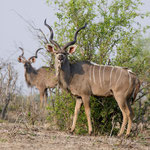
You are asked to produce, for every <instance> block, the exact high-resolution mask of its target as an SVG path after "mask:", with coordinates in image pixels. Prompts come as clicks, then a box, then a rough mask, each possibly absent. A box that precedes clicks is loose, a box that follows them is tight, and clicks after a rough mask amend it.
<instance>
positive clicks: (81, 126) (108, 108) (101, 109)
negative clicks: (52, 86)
mask: <svg viewBox="0 0 150 150" xmlns="http://www.w3.org/2000/svg"><path fill="white" fill-rule="evenodd" d="M53 98H54V97H53ZM90 105H91V120H92V125H93V133H94V134H95V135H97V134H106V133H107V134H110V132H111V130H112V124H116V123H117V122H119V123H120V122H121V120H122V117H121V116H122V115H121V112H120V110H119V107H118V105H117V103H116V101H115V100H114V99H113V98H97V97H91V99H90ZM74 108H75V98H73V97H72V96H71V95H70V94H69V93H66V92H62V93H61V94H58V93H57V94H56V95H55V103H54V106H52V105H49V107H48V110H49V115H48V120H49V121H50V122H51V123H53V125H56V126H57V127H58V128H59V129H60V130H65V131H68V130H70V127H71V125H72V121H73V115H74ZM112 120H113V122H112ZM113 131H114V134H116V132H115V131H117V129H116V128H114V130H113ZM87 132H88V125H87V118H86V115H85V110H84V107H83V106H82V107H81V110H80V113H79V116H78V120H77V123H76V128H75V133H76V134H87Z"/></svg>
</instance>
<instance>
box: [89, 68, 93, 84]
mask: <svg viewBox="0 0 150 150" xmlns="http://www.w3.org/2000/svg"><path fill="white" fill-rule="evenodd" d="M91 68H92V66H90V72H89V73H90V81H92V79H91V78H92V77H91V76H92V72H91V71H92V69H91Z"/></svg>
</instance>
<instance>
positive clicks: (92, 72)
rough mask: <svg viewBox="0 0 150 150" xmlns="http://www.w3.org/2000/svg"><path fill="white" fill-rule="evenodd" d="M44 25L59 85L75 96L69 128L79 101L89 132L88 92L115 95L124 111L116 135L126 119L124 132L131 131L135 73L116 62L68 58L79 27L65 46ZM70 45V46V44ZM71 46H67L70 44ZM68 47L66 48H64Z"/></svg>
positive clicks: (135, 88)
mask: <svg viewBox="0 0 150 150" xmlns="http://www.w3.org/2000/svg"><path fill="white" fill-rule="evenodd" d="M45 25H46V26H47V27H48V29H49V30H50V34H51V35H50V42H51V44H52V45H54V46H55V47H56V49H57V51H55V50H54V47H53V46H52V45H50V44H47V46H46V49H47V51H49V52H51V53H52V54H55V69H56V76H57V79H58V83H59V85H60V87H61V88H62V89H65V90H67V91H69V92H71V93H72V94H73V95H74V96H76V106H75V112H74V118H73V124H72V127H71V132H73V131H74V129H75V125H76V121H77V117H78V113H79V111H80V107H81V104H82V103H83V104H84V107H85V113H86V116H87V121H88V132H89V134H91V133H92V124H91V116H90V115H91V112H90V105H89V103H90V96H91V95H94V96H100V97H107V96H114V98H115V99H116V101H117V103H118V105H119V107H120V110H121V112H122V115H123V123H122V126H121V129H120V131H119V134H118V136H121V135H122V134H123V132H124V130H125V126H126V124H127V122H128V127H127V132H126V136H128V135H129V134H130V130H131V125H132V119H133V116H134V114H133V111H132V108H131V105H130V101H131V98H132V99H133V100H134V99H135V98H136V95H137V93H138V92H139V88H140V81H139V80H138V78H137V77H136V75H135V74H134V73H133V72H132V71H130V70H128V69H127V68H123V67H117V66H105V65H97V64H94V63H91V62H87V61H79V62H77V63H74V64H71V63H70V62H69V60H68V54H72V53H73V52H74V51H75V49H76V46H75V45H73V44H75V43H76V41H77V34H78V32H79V31H80V30H81V29H84V28H85V27H86V25H85V26H84V27H81V28H80V29H78V30H77V31H76V33H75V35H74V41H71V42H69V43H67V44H66V45H65V46H64V47H62V48H61V47H60V46H59V44H58V43H57V42H56V41H54V40H53V30H52V28H51V27H50V26H49V25H48V24H47V23H46V20H45ZM72 45H73V46H72ZM69 46H70V47H69ZM68 47H69V51H68V52H67V48H68Z"/></svg>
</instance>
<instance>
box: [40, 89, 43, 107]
mask: <svg viewBox="0 0 150 150" xmlns="http://www.w3.org/2000/svg"><path fill="white" fill-rule="evenodd" d="M43 103H44V92H40V108H41V109H42V108H43Z"/></svg>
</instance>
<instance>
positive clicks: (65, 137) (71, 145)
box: [0, 123, 150, 150]
mask: <svg viewBox="0 0 150 150" xmlns="http://www.w3.org/2000/svg"><path fill="white" fill-rule="evenodd" d="M26 149H27V150H129V149H130V150H150V137H148V136H142V135H141V137H136V138H135V137H132V138H128V139H125V138H123V137H122V138H117V137H108V136H81V135H71V134H69V133H66V132H60V131H56V130H51V129H49V128H48V127H46V126H42V127H40V126H38V127H37V126H32V127H31V126H30V127H28V126H26V125H24V124H12V123H0V150H26Z"/></svg>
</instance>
